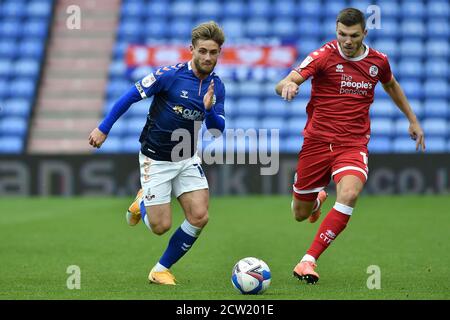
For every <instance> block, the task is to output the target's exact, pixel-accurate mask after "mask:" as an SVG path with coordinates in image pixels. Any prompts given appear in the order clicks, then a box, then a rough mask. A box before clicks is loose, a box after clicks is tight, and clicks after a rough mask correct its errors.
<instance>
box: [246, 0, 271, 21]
mask: <svg viewBox="0 0 450 320" xmlns="http://www.w3.org/2000/svg"><path fill="white" fill-rule="evenodd" d="M243 5H244V4H243ZM271 10H272V8H271V4H270V2H269V1H267V0H257V1H250V2H249V3H248V11H249V12H250V13H251V16H252V17H261V18H263V19H267V18H269V17H270V16H271V15H272V14H271Z"/></svg>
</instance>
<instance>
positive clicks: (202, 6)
mask: <svg viewBox="0 0 450 320" xmlns="http://www.w3.org/2000/svg"><path fill="white" fill-rule="evenodd" d="M192 7H193V8H194V9H195V10H194V11H195V13H196V15H197V19H200V20H202V21H209V20H219V19H220V17H221V16H222V8H221V4H220V3H219V2H218V1H212V0H209V1H205V0H203V1H201V2H199V3H197V4H196V5H194V6H192Z"/></svg>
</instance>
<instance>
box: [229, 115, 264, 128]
mask: <svg viewBox="0 0 450 320" xmlns="http://www.w3.org/2000/svg"><path fill="white" fill-rule="evenodd" d="M234 127H235V129H244V130H247V129H256V128H258V127H259V125H258V118H256V117H249V116H247V117H238V118H236V119H235V120H234Z"/></svg>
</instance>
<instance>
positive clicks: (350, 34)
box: [336, 22, 367, 58]
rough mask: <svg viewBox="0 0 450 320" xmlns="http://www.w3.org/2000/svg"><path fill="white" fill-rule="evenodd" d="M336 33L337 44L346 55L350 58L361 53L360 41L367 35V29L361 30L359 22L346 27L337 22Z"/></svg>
mask: <svg viewBox="0 0 450 320" xmlns="http://www.w3.org/2000/svg"><path fill="white" fill-rule="evenodd" d="M336 34H337V40H338V42H339V46H340V47H341V50H342V52H343V53H344V54H345V55H346V56H347V57H349V58H352V57H357V56H359V55H360V54H362V52H361V51H362V43H363V40H364V38H365V37H366V35H367V30H363V29H362V26H361V25H360V24H355V25H353V26H350V27H348V26H346V25H344V24H342V23H340V22H338V24H337V26H336Z"/></svg>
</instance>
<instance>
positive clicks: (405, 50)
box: [399, 38, 425, 58]
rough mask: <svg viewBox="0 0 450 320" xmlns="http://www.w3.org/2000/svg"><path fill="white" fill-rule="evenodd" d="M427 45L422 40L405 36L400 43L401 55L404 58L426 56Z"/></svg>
mask: <svg viewBox="0 0 450 320" xmlns="http://www.w3.org/2000/svg"><path fill="white" fill-rule="evenodd" d="M424 50H425V47H424V45H423V43H422V41H421V40H417V39H415V40H412V39H408V38H405V39H404V40H402V41H401V43H400V52H399V55H400V56H401V57H402V58H406V57H418V58H421V57H422V56H424Z"/></svg>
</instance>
